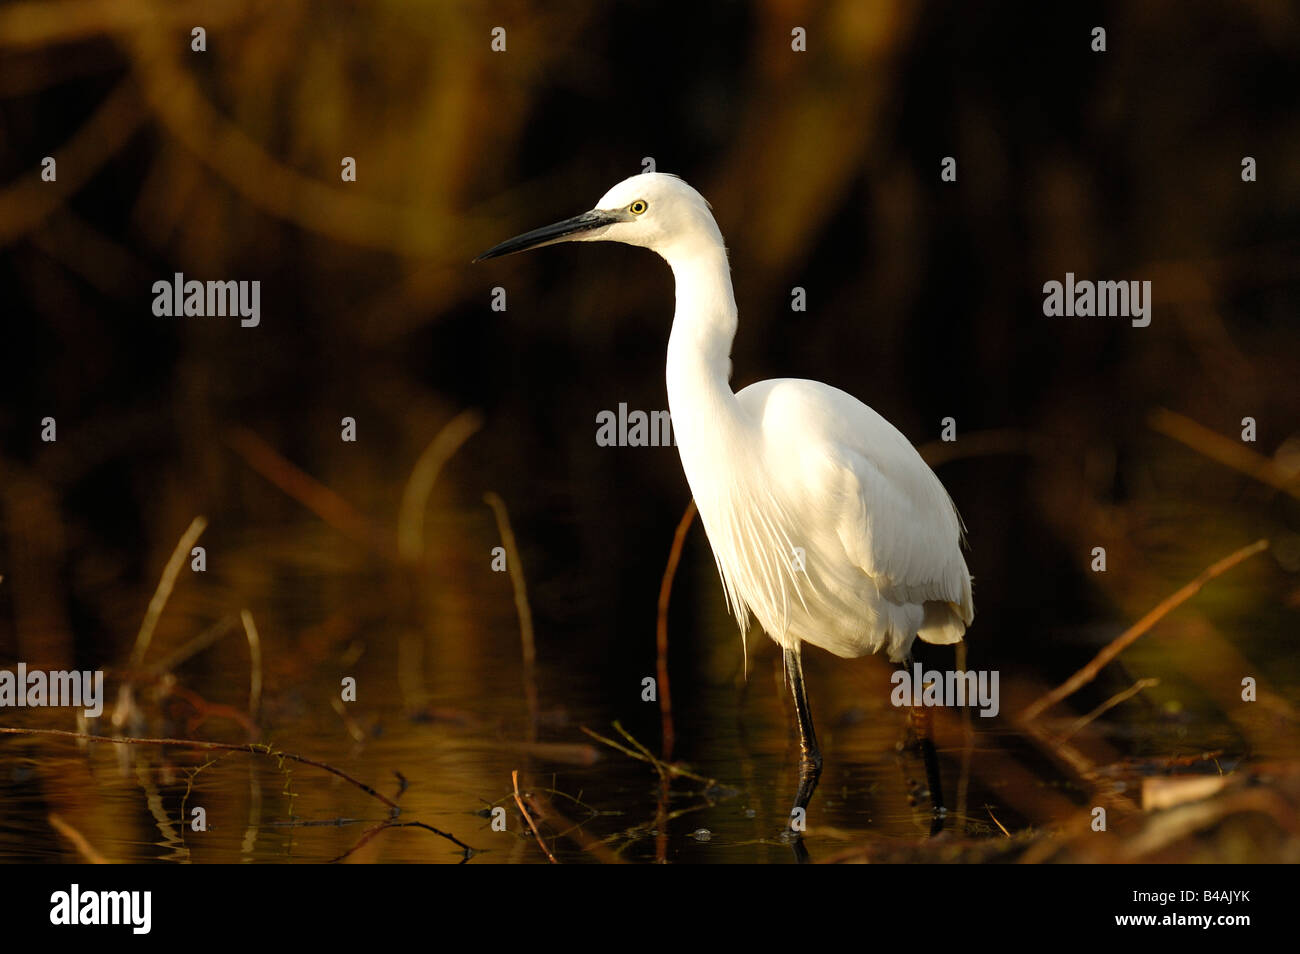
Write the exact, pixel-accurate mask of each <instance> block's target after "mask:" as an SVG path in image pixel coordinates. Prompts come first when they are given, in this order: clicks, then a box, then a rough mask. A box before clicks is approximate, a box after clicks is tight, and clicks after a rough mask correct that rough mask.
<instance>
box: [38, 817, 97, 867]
mask: <svg viewBox="0 0 1300 954" xmlns="http://www.w3.org/2000/svg"><path fill="white" fill-rule="evenodd" d="M46 819H47V820H48V821H49V823H50V826H51V827H52V828H53V829H54V830H55V831H57V832H58V833H59V834H60V835H62V836H63V837H64V838H66V839H68V841H70V842H72V846H73V847H74V848H76V849H77V851H78V852H79V853H80V854H81V857H83V858H85V859H86V861H88V862H89V863H90V864H92V865H111V864H112V863H113V862H111V861H109V860H108V859H107V858H105V857H104V856H103V855H101V854H100V853H99V851H97V850H96V848H95V846H94V845H92V844H91V843H90V842H89V841H88V840H87V839H86V836H85V835H83V834H82V833H81V832H79V831H77V829H75V828H73V827H72V826H71V825H70V824H68V823H67V822H66V821H64V820H63V819H62V818H61V817H60V816H59V815H58V814H56V813H55V812H50V813H49V815H47V816H46Z"/></svg>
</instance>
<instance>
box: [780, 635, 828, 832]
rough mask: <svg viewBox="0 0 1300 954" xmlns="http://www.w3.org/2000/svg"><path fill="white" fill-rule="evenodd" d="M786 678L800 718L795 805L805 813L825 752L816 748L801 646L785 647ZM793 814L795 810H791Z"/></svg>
mask: <svg viewBox="0 0 1300 954" xmlns="http://www.w3.org/2000/svg"><path fill="white" fill-rule="evenodd" d="M785 679H786V683H787V684H788V685H789V686H790V695H791V696H793V697H794V711H795V715H796V716H797V717H798V719H799V790H798V792H796V793H795V797H794V807H795V808H796V809H803V810H804V814H805V815H806V813H807V810H808V802H809V801H811V799H812V797H813V792H814V791H816V790H817V780H818V779H819V778H821V774H822V753H821V750H820V749H819V748H817V733H816V732H815V731H814V730H813V721H812V709H811V708H810V707H809V706H808V692H807V690H805V688H804V684H803V662H802V661H801V658H800V654H799V651H798V649H791V648H789V647H787V648H786V650H785ZM790 814H791V817H792V818H793V816H794V814H795V813H794V811H791V813H790Z"/></svg>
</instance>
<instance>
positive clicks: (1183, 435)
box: [1149, 407, 1300, 499]
mask: <svg viewBox="0 0 1300 954" xmlns="http://www.w3.org/2000/svg"><path fill="white" fill-rule="evenodd" d="M1149 423H1150V425H1151V428H1152V429H1153V430H1157V431H1159V432H1160V433H1161V434H1164V435H1165V436H1166V437H1172V438H1173V439H1174V440H1176V441H1178V442H1179V443H1182V444H1185V445H1187V446H1188V447H1190V448H1191V449H1192V450H1194V451H1196V452H1198V453H1200V454H1202V455H1204V456H1206V457H1208V458H1210V460H1213V461H1217V462H1218V463H1220V464H1223V465H1224V466H1225V467H1231V468H1232V469H1233V470H1236V471H1239V472H1241V473H1243V474H1245V475H1246V476H1248V477H1254V478H1255V479H1256V480H1258V481H1260V482H1261V483H1265V484H1268V485H1269V486H1270V487H1273V488H1275V489H1277V490H1280V491H1282V492H1283V493H1287V494H1290V495H1291V496H1292V497H1295V498H1297V499H1300V475H1297V474H1295V473H1294V472H1289V471H1287V470H1285V469H1284V468H1282V467H1279V466H1278V465H1277V464H1276V463H1275V462H1274V461H1272V460H1270V459H1269V458H1267V457H1265V456H1264V455H1263V454H1259V453H1256V452H1255V451H1253V450H1251V449H1250V448H1249V447H1246V446H1245V445H1244V444H1242V443H1240V442H1239V441H1234V440H1230V439H1228V438H1226V437H1224V436H1223V435H1222V434H1218V433H1215V432H1214V431H1212V430H1210V429H1209V428H1208V427H1206V426H1205V425H1203V424H1200V423H1198V422H1197V421H1194V420H1192V419H1191V418H1190V417H1184V416H1183V415H1181V414H1176V413H1174V412H1173V411H1169V410H1166V409H1165V408H1162V407H1161V408H1156V409H1155V410H1154V411H1152V412H1151V416H1150V418H1149Z"/></svg>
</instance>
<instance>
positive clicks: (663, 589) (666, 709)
mask: <svg viewBox="0 0 1300 954" xmlns="http://www.w3.org/2000/svg"><path fill="white" fill-rule="evenodd" d="M695 510H696V508H695V498H694V497H692V498H691V502H690V503H688V504H687V505H686V510H685V512H684V513H683V514H682V519H681V520H679V521H678V523H677V530H676V532H675V533H674V534H673V545H672V548H671V549H670V550H669V551H668V565H667V566H665V567H664V578H663V581H662V582H661V583H660V584H659V616H658V619H657V620H656V623H655V675H656V677H657V678H658V681H659V687H658V688H659V719H660V722H661V723H662V727H661V730H660V734H661V736H662V741H663V746H662V752H661V754H662V755H663V758H664V761H665V762H670V761H672V757H673V743H674V742H675V741H676V736H675V733H674V730H673V698H672V693H671V692H670V691H669V689H668V600H669V599H670V598H671V597H672V594H673V580H675V579H676V578H677V565H678V564H679V563H680V562H681V559H682V545H683V544H684V543H685V542H686V532H687V531H688V530H690V529H691V521H692V520H694V519H695Z"/></svg>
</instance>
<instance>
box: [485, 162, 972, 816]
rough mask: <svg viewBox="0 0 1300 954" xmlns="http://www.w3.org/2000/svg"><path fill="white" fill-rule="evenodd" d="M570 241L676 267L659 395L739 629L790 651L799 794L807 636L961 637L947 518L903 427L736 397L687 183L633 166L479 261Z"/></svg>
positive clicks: (780, 395) (792, 398)
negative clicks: (586, 200) (600, 244)
mask: <svg viewBox="0 0 1300 954" xmlns="http://www.w3.org/2000/svg"><path fill="white" fill-rule="evenodd" d="M562 241H610V242H624V243H626V244H629V245H640V246H644V247H646V248H649V249H652V250H653V251H655V252H658V253H659V255H661V256H662V257H663V258H664V259H665V260H666V261H667V262H668V264H669V265H670V266H671V267H672V270H673V276H674V278H675V280H676V287H677V308H676V313H675V315H674V317H673V328H672V334H671V336H670V337H669V342H668V366H667V381H668V404H669V409H670V410H671V412H672V423H673V430H674V433H675V435H676V439H677V445H678V450H679V451H680V453H681V459H682V467H683V468H684V469H685V471H686V479H687V482H688V483H689V484H690V487H691V492H692V494H694V496H695V502H696V505H697V506H698V507H699V512H700V517H701V519H702V520H703V523H704V528H705V531H706V532H707V534H708V537H709V543H710V544H711V545H712V547H713V554H714V557H715V559H716V561H717V565H718V571H719V573H720V575H721V577H722V584H723V588H724V589H725V591H726V595H727V600H728V603H729V604H730V607H731V610H732V612H733V613H734V614H735V616H736V619H737V620H738V621H739V624H740V628H741V634H742V636H743V635H744V633H745V630H746V626H747V623H748V614H749V613H753V614H754V616H755V617H756V618H757V620H758V622H759V624H760V625H761V626H762V627H763V629H764V631H765V632H767V634H768V635H769V636H771V637H772V639H774V640H776V642H777V643H779V644H780V645H781V646H782V648H783V649H784V650H785V659H786V664H787V667H789V668H790V669H791V670H792V676H791V688H792V690H793V691H794V694H795V702H796V707H797V709H798V714H799V726H800V733H801V735H800V738H801V744H802V748H803V760H802V762H801V783H800V793H799V797H798V800H797V803H796V804H797V806H799V805H806V804H807V801H808V798H809V797H811V794H812V789H813V787H814V786H815V784H816V778H817V775H818V774H819V772H820V769H821V760H820V755H819V754H818V751H817V747H816V739H815V737H814V735H813V730H812V721H811V714H810V712H809V710H808V706H807V700H806V697H805V695H804V690H803V679H802V671H801V668H800V648H801V646H802V644H803V643H811V644H812V645H814V646H820V647H822V648H823V649H826V650H829V651H830V652H832V653H834V654H836V655H837V656H847V657H853V656H862V655H866V654H868V653H874V652H876V651H878V650H881V649H884V650H886V651H887V652H888V654H889V657H890V658H891V659H893V660H901V659H903V658H904V657H905V656H906V655H907V653H908V651H909V648H910V647H911V645H912V641H913V640H914V639H915V638H916V637H917V636H918V635H919V636H920V637H921V639H923V640H925V641H927V642H931V643H955V642H957V641H959V640H960V639H961V638H962V636H963V634H964V633H965V631H966V627H967V625H969V624H970V622H971V620H972V619H973V618H974V612H975V611H974V606H973V604H972V601H971V578H970V573H969V572H968V571H967V569H966V561H965V560H964V559H963V557H962V553H961V538H962V527H961V522H960V519H959V517H958V516H957V511H956V509H955V508H954V507H953V504H952V501H951V499H950V498H949V497H948V494H947V492H946V491H945V490H944V488H943V485H942V484H941V483H940V482H939V479H938V478H937V477H936V476H935V475H934V472H933V471H931V470H930V468H929V467H928V466H927V465H926V463H925V462H924V461H923V460H922V459H921V456H920V455H919V454H918V453H917V452H916V449H915V448H914V447H913V446H912V445H911V443H909V442H908V440H907V438H905V437H904V436H903V435H902V434H900V433H899V432H898V430H897V429H896V428H895V427H894V426H893V425H892V424H890V423H889V422H888V421H886V420H885V419H884V418H883V417H881V416H880V415H879V414H877V413H876V412H875V411H873V410H872V409H871V408H869V407H867V406H866V405H865V404H863V403H862V402H860V401H858V400H856V399H855V398H853V397H851V396H850V395H848V394H846V393H845V392H843V391H840V390H838V389H836V388H833V387H830V386H828V385H825V384H820V383H818V382H816V381H805V380H799V379H794V378H782V379H778V380H773V381H760V382H759V383H757V384H752V385H750V386H749V387H747V388H745V389H744V390H743V391H741V392H740V393H739V394H735V393H733V392H732V390H731V385H730V383H729V378H730V375H731V360H730V353H731V344H732V340H733V339H734V337H735V334H736V301H735V297H734V295H733V293H732V287H731V274H730V268H729V267H728V263H727V252H726V248H725V246H724V244H723V240H722V234H721V233H720V232H719V231H718V226H717V223H716V222H715V221H714V219H713V215H712V211H711V209H710V206H709V204H708V202H706V201H705V200H704V198H703V197H702V196H701V195H700V194H699V193H698V192H696V191H695V190H694V189H692V188H691V187H690V186H689V185H687V184H686V183H685V182H683V181H682V180H681V179H678V178H677V177H675V176H670V175H664V174H661V173H647V174H643V175H638V176H633V177H632V178H630V179H626V180H624V181H623V182H620V183H619V184H618V185H616V186H614V188H612V189H611V190H610V191H609V192H608V193H606V194H605V196H604V197H603V198H602V199H601V200H600V202H599V203H597V206H596V208H595V209H593V210H592V211H591V212H588V213H585V214H584V215H580V216H576V217H575V218H573V219H568V220H565V221H564V222H558V223H556V224H555V225H552V226H547V227H545V228H542V229H537V230H535V231H533V232H529V233H527V234H525V235H522V236H519V237H518V238H516V239H511V240H510V241H508V242H503V243H502V244H501V245H498V246H496V247H495V248H493V249H491V250H490V251H488V252H486V253H484V255H483V256H480V257H481V258H487V257H494V256H496V255H505V254H509V253H510V252H515V251H522V250H524V249H526V248H535V247H538V246H540V245H548V244H552V243H553V242H562Z"/></svg>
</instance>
